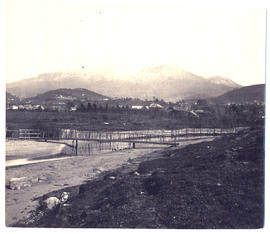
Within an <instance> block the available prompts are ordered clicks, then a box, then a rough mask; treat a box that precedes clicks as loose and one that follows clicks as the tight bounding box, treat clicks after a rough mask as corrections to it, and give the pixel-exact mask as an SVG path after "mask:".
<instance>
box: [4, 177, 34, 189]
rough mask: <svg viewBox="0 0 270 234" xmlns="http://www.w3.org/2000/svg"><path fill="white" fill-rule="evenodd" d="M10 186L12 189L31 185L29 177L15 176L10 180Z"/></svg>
mask: <svg viewBox="0 0 270 234" xmlns="http://www.w3.org/2000/svg"><path fill="white" fill-rule="evenodd" d="M8 186H9V188H10V189H12V190H20V189H21V188H23V187H31V183H30V182H29V181H28V179H27V177H14V178H11V179H10V180H9V181H8Z"/></svg>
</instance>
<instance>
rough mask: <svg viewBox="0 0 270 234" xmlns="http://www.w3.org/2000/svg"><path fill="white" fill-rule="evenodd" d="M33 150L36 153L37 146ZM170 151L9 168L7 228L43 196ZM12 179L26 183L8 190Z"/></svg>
mask: <svg viewBox="0 0 270 234" xmlns="http://www.w3.org/2000/svg"><path fill="white" fill-rule="evenodd" d="M213 139H214V138H213V137H212V138H209V140H213ZM203 140H207V139H198V140H191V141H187V142H183V143H181V146H180V147H184V146H186V145H188V144H191V143H197V142H201V141H203ZM43 143H44V142H43ZM32 144H33V142H32ZM45 144H46V143H45ZM52 145H53V147H56V146H57V145H55V144H52ZM34 148H35V149H36V150H37V148H36V147H34ZM167 149H168V148H167V147H162V148H160V147H157V148H148V149H147V148H137V149H128V150H123V151H114V152H106V153H104V152H102V153H99V154H95V155H91V156H76V157H66V158H65V159H63V160H56V161H47V162H41V163H34V164H28V165H23V166H17V167H8V168H7V169H6V185H7V188H6V225H7V226H11V225H13V224H14V223H16V222H18V221H20V220H26V219H28V218H29V217H30V216H31V212H33V211H34V210H35V209H36V208H37V207H38V205H39V203H38V200H37V198H38V197H40V196H43V195H45V194H47V193H51V192H53V191H57V190H60V189H67V188H69V187H72V186H77V185H81V184H83V183H85V182H86V181H89V180H93V179H95V178H97V177H98V176H99V175H100V174H101V173H102V172H105V171H109V170H113V169H116V168H119V167H121V166H123V165H124V166H127V165H129V166H131V165H135V166H138V164H139V163H140V162H142V161H144V160H149V159H151V158H156V157H160V156H161V155H162V154H163V153H162V152H163V150H165V152H166V151H167ZM30 152H31V150H30ZM25 153H26V152H25ZM135 159H136V160H135ZM12 178H23V179H22V183H24V184H23V185H22V186H21V187H20V189H19V190H18V189H15V190H13V189H10V188H9V186H10V185H9V183H10V180H11V179H12ZM24 185H25V186H24Z"/></svg>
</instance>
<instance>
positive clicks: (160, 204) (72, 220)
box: [14, 129, 264, 229]
mask: <svg viewBox="0 0 270 234" xmlns="http://www.w3.org/2000/svg"><path fill="white" fill-rule="evenodd" d="M263 133H264V130H263V129H251V130H246V131H244V132H242V133H239V134H237V135H234V136H224V137H223V138H221V139H216V140H214V141H212V142H202V143H199V144H195V145H189V146H187V147H185V148H183V149H169V150H168V149H167V150H164V151H163V153H162V157H161V158H160V157H159V158H157V159H153V160H149V161H145V162H141V163H139V164H137V165H136V164H132V163H131V164H130V165H128V164H127V165H124V166H123V167H122V168H120V169H117V170H113V171H110V172H104V173H101V174H100V176H99V177H98V178H97V179H95V180H92V181H89V182H88V183H86V184H83V185H80V186H74V187H69V188H65V189H63V190H59V191H56V192H52V193H49V194H46V195H45V196H42V197H40V198H39V199H38V201H39V203H40V207H39V208H38V209H37V210H36V211H35V212H34V213H33V214H32V215H31V217H30V218H28V219H26V220H23V221H21V222H18V223H16V224H14V226H17V227H18V226H20V227H82V228H189V229H190V228H191V229H194V228H200V229H202V228H261V227H263V225H264V135H263ZM134 160H136V159H134ZM134 165H136V166H134ZM63 191H68V192H70V197H69V199H68V201H67V202H66V203H64V204H61V205H58V206H57V207H56V208H55V209H53V210H48V209H46V208H45V206H44V204H43V201H44V200H45V199H46V198H48V197H50V196H56V197H60V195H61V193H62V192H63Z"/></svg>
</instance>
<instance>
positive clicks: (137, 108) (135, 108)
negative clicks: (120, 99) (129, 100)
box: [131, 106, 143, 110]
mask: <svg viewBox="0 0 270 234" xmlns="http://www.w3.org/2000/svg"><path fill="white" fill-rule="evenodd" d="M131 109H133V110H141V109H143V106H131Z"/></svg>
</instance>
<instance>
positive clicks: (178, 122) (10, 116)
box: [6, 110, 198, 130]
mask: <svg viewBox="0 0 270 234" xmlns="http://www.w3.org/2000/svg"><path fill="white" fill-rule="evenodd" d="M6 113H7V115H6V126H7V128H8V129H20V128H35V129H57V128H69V129H78V130H139V129H142V130H143V129H179V128H181V127H184V126H188V125H190V126H193V127H196V124H197V125H198V123H196V122H190V123H189V122H187V120H186V119H183V118H182V119H181V118H171V117H169V116H168V114H165V113H164V112H156V113H154V112H153V113H147V114H145V113H140V112H131V113H88V112H38V111H10V110H8V111H7V112H6Z"/></svg>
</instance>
